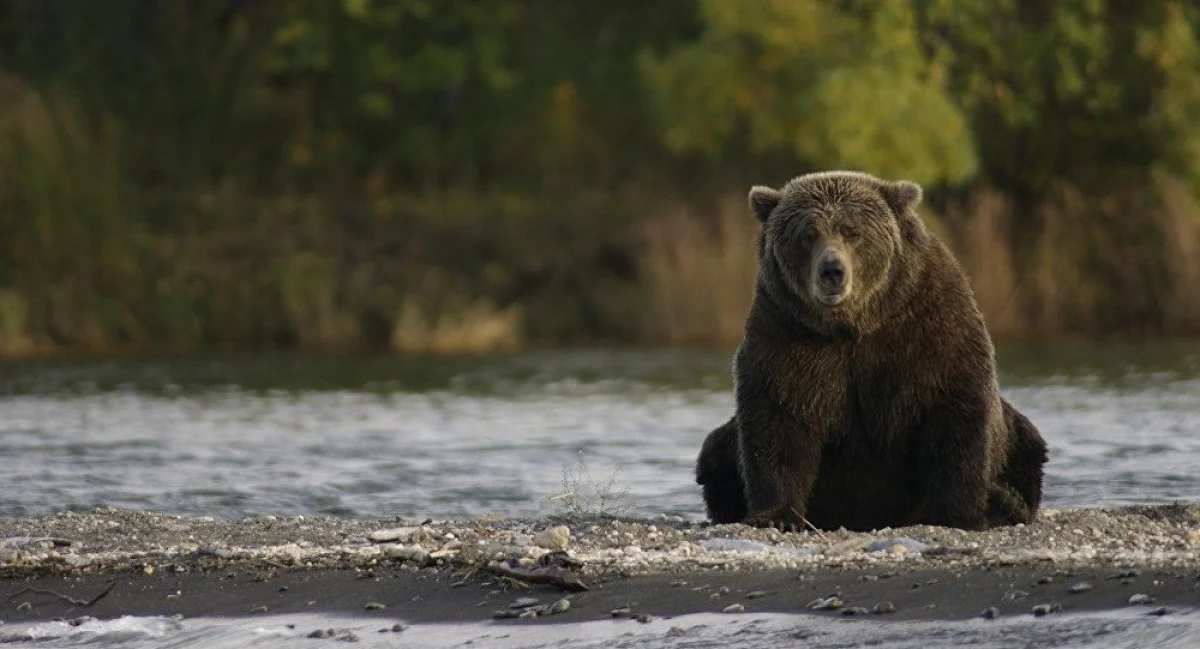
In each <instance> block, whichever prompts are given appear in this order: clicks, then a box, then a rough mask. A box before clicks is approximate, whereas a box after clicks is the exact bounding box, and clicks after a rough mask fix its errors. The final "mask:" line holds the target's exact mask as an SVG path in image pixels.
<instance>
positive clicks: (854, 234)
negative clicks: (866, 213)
mask: <svg viewBox="0 0 1200 649" xmlns="http://www.w3.org/2000/svg"><path fill="white" fill-rule="evenodd" d="M841 233H842V238H843V239H846V240H847V241H854V240H855V239H857V238H858V228H856V227H854V226H853V225H843V226H842V227H841Z"/></svg>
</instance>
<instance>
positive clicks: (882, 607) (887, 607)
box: [871, 601, 896, 615]
mask: <svg viewBox="0 0 1200 649" xmlns="http://www.w3.org/2000/svg"><path fill="white" fill-rule="evenodd" d="M871 612H872V613H875V614H877V615H878V614H884V613H895V612H896V605H895V604H893V603H891V602H886V601H885V602H879V603H878V604H876V605H875V606H874V608H872V609H871Z"/></svg>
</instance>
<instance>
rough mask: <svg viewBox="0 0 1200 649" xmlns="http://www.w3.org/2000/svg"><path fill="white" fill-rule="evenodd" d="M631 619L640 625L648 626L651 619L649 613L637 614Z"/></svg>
mask: <svg viewBox="0 0 1200 649" xmlns="http://www.w3.org/2000/svg"><path fill="white" fill-rule="evenodd" d="M633 619H635V620H637V621H638V622H640V623H642V624H650V620H651V617H650V614H649V613H639V614H638V616H637V617H635V618H633Z"/></svg>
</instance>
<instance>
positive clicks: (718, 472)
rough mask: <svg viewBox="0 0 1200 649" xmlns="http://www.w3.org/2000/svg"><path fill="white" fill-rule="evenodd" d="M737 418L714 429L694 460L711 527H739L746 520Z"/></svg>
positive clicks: (697, 479) (731, 418)
mask: <svg viewBox="0 0 1200 649" xmlns="http://www.w3.org/2000/svg"><path fill="white" fill-rule="evenodd" d="M737 429H738V425H737V417H736V416H735V417H730V418H729V421H727V422H725V423H724V424H722V425H721V426H718V427H717V428H715V429H714V430H713V431H712V432H711V433H709V434H708V437H705V438H704V445H703V446H702V447H701V449H700V456H699V457H698V458H696V483H697V484H699V485H700V486H701V488H702V490H703V494H704V507H705V509H706V510H707V511H708V520H710V521H712V523H713V525H724V524H726V523H740V522H741V521H742V519H744V518H746V490H745V488H744V487H743V486H742V475H741V472H740V470H739V469H738V440H737V436H738V432H737Z"/></svg>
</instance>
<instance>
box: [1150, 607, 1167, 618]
mask: <svg viewBox="0 0 1200 649" xmlns="http://www.w3.org/2000/svg"><path fill="white" fill-rule="evenodd" d="M1170 612H1171V609H1169V608H1167V607H1165V606H1159V607H1157V608H1153V609H1151V610H1150V612H1149V613H1147V614H1146V615H1155V616H1159V617H1161V616H1163V615H1167V614H1169V613H1170Z"/></svg>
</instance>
